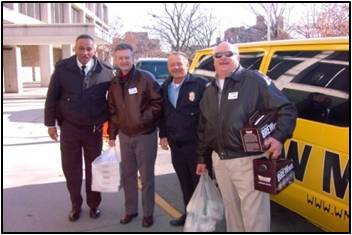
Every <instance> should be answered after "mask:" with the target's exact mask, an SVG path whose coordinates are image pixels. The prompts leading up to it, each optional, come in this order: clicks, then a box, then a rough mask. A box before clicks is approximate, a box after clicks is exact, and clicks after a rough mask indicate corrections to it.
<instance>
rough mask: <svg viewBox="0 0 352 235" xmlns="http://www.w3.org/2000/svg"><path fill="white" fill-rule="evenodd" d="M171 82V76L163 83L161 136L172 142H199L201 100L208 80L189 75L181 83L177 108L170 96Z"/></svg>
mask: <svg viewBox="0 0 352 235" xmlns="http://www.w3.org/2000/svg"><path fill="white" fill-rule="evenodd" d="M171 82H172V78H171V77H170V78H168V79H167V80H166V81H165V82H164V83H163V85H162V94H163V97H164V109H163V115H162V118H161V121H160V132H159V137H160V138H163V137H167V138H168V141H169V142H170V143H171V142H174V143H185V142H193V143H197V141H198V138H197V126H198V119H199V102H200V100H201V98H202V96H203V92H204V89H205V85H206V83H207V81H206V80H204V79H202V78H199V77H193V76H192V75H187V77H186V78H185V80H184V81H183V83H182V85H181V88H180V92H179V95H178V99H177V105H176V108H175V107H174V106H173V105H172V104H171V102H170V100H169V96H168V87H169V85H170V84H171Z"/></svg>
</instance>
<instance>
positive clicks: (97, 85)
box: [44, 55, 113, 126]
mask: <svg viewBox="0 0 352 235" xmlns="http://www.w3.org/2000/svg"><path fill="white" fill-rule="evenodd" d="M94 59H95V58H94ZM112 77H113V74H112V69H111V67H110V66H109V65H106V64H104V63H102V62H100V61H99V60H97V59H95V64H94V66H93V68H92V69H91V71H90V72H88V74H87V78H86V81H88V82H89V85H88V86H87V84H86V83H85V82H84V80H85V79H84V76H83V75H82V74H81V71H80V69H79V68H78V66H77V62H76V56H75V55H74V56H71V57H70V58H67V59H64V60H61V61H59V62H58V63H57V64H56V66H55V71H54V73H53V75H52V77H51V80H50V84H49V88H48V93H47V98H46V102H45V115H44V123H45V125H46V126H55V120H57V121H58V123H59V125H60V123H61V122H62V121H63V120H67V121H69V122H71V123H73V124H75V125H77V126H90V125H101V124H102V123H103V122H105V121H106V120H107V118H108V105H107V98H106V97H107V90H108V88H109V85H110V82H111V80H112ZM87 79H88V80H87Z"/></svg>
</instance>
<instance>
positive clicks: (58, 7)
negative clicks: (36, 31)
mask: <svg viewBox="0 0 352 235" xmlns="http://www.w3.org/2000/svg"><path fill="white" fill-rule="evenodd" d="M51 22H52V23H54V24H59V23H64V6H63V3H51Z"/></svg>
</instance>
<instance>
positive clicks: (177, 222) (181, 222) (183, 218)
mask: <svg viewBox="0 0 352 235" xmlns="http://www.w3.org/2000/svg"><path fill="white" fill-rule="evenodd" d="M185 222H186V214H183V215H182V216H181V217H180V218H178V219H174V220H171V221H170V224H171V225H172V226H181V225H184V224H185Z"/></svg>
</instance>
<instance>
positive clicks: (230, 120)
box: [197, 42, 297, 232]
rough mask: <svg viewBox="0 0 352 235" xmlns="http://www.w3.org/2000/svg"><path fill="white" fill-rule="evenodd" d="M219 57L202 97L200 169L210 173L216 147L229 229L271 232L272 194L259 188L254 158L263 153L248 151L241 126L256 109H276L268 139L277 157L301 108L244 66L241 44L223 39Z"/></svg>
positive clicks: (217, 173) (215, 161)
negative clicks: (209, 160)
mask: <svg viewBox="0 0 352 235" xmlns="http://www.w3.org/2000/svg"><path fill="white" fill-rule="evenodd" d="M213 58H214V67H215V72H216V79H215V80H214V81H213V82H212V83H211V84H210V85H209V86H208V87H207V88H206V90H205V92H204V96H203V98H202V100H201V102H200V112H201V114H200V121H199V128H198V136H199V147H198V154H199V160H198V162H199V164H198V166H197V174H203V173H204V170H205V164H204V160H205V159H206V158H209V157H210V155H211V153H212V151H214V154H213V155H212V162H213V168H214V172H215V176H216V179H217V182H218V185H219V188H220V191H221V195H222V197H223V201H224V207H225V216H226V226H227V232H270V199H269V194H267V193H264V192H260V191H257V190H255V189H254V179H253V178H254V177H253V163H252V162H253V159H255V158H258V157H261V156H262V155H263V154H260V153H257V154H253V153H246V152H244V150H243V147H242V142H241V137H240V129H241V128H243V127H244V125H245V124H246V123H247V121H248V119H249V117H250V116H251V115H252V114H253V113H254V112H255V111H257V110H258V111H261V112H264V111H269V110H276V111H277V114H278V120H277V124H276V129H275V131H274V132H273V134H272V135H271V136H270V137H268V138H267V139H265V142H264V144H265V145H266V146H267V148H268V149H267V152H268V155H271V157H272V159H277V158H278V157H279V155H280V154H281V151H282V148H283V143H284V142H285V140H286V139H287V138H289V137H291V135H292V132H293V130H294V128H295V120H296V116H297V112H296V109H295V106H294V105H293V104H292V103H291V102H290V101H288V99H287V98H286V97H285V96H284V95H283V94H282V93H281V91H280V90H278V89H277V88H276V87H275V85H274V84H273V83H272V81H271V80H270V78H268V77H266V76H264V75H263V74H261V73H259V72H256V71H252V70H247V69H244V68H243V67H241V66H240V64H239V54H238V48H236V47H234V46H233V45H231V44H229V43H228V42H222V43H220V44H219V45H218V46H216V47H215V49H214V54H213Z"/></svg>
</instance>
